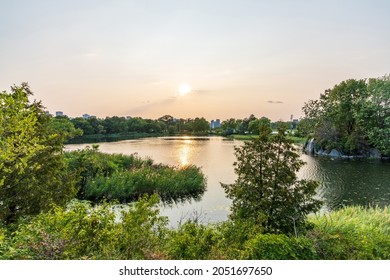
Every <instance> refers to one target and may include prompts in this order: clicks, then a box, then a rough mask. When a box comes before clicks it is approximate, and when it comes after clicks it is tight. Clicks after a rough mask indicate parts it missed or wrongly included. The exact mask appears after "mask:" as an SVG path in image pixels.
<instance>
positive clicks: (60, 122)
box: [49, 116, 83, 141]
mask: <svg viewBox="0 0 390 280" xmlns="http://www.w3.org/2000/svg"><path fill="white" fill-rule="evenodd" d="M49 128H51V129H52V130H53V133H58V134H59V135H60V136H61V137H62V138H63V140H64V141H66V140H69V139H71V138H74V137H77V136H81V135H83V131H82V130H81V129H80V128H77V129H76V128H75V127H74V125H73V123H72V122H71V121H70V120H69V118H68V117H65V116H57V117H55V118H51V119H50V121H49Z"/></svg>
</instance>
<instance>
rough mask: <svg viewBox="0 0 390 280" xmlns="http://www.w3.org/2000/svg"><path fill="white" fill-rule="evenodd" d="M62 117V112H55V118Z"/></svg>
mask: <svg viewBox="0 0 390 280" xmlns="http://www.w3.org/2000/svg"><path fill="white" fill-rule="evenodd" d="M63 115H64V112H62V111H57V112H56V117H61V116H63Z"/></svg>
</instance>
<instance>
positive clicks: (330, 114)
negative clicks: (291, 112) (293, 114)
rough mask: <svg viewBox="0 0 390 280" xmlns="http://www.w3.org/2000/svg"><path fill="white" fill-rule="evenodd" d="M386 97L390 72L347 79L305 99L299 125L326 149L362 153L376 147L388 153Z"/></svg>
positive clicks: (388, 108)
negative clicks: (382, 75) (311, 98)
mask: <svg viewBox="0 0 390 280" xmlns="http://www.w3.org/2000/svg"><path fill="white" fill-rule="evenodd" d="M389 100H390V76H384V77H381V78H377V79H368V80H366V79H362V80H355V79H350V80H346V81H343V82H341V83H339V84H337V85H335V86H334V87H333V88H332V89H328V90H326V91H325V92H324V93H323V94H321V95H320V98H319V99H318V100H309V101H308V102H307V103H305V105H304V107H303V108H302V109H303V112H304V114H305V118H304V119H303V120H301V123H302V124H300V125H299V127H298V129H299V130H300V132H301V133H302V134H306V135H311V136H312V137H314V138H315V139H316V142H317V143H318V144H319V145H320V146H321V147H322V148H323V149H326V150H331V149H334V148H335V149H338V150H340V151H341V152H343V153H345V154H353V155H354V154H363V155H365V154H367V153H368V151H369V149H370V148H376V149H378V150H379V151H380V152H381V153H382V154H383V155H390V140H389V139H390V101H389ZM310 126H311V127H310ZM310 128H311V129H310Z"/></svg>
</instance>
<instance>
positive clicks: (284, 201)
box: [222, 123, 321, 233]
mask: <svg viewBox="0 0 390 280" xmlns="http://www.w3.org/2000/svg"><path fill="white" fill-rule="evenodd" d="M259 129H260V135H259V137H258V138H256V139H253V140H251V141H248V142H245V143H244V145H243V146H241V147H236V148H235V151H236V152H235V153H236V157H237V162H235V163H234V166H235V172H236V173H237V175H238V178H237V179H236V181H235V182H234V183H233V184H222V187H223V188H224V189H225V192H226V193H227V196H228V197H229V198H230V199H232V200H233V204H232V209H231V210H232V214H231V218H232V219H233V220H250V221H252V222H253V223H255V224H261V225H262V226H263V227H264V231H265V232H271V233H293V232H294V231H295V230H296V229H297V228H301V227H303V226H304V225H305V220H306V216H307V214H309V213H310V212H314V211H316V210H318V209H319V207H320V205H321V202H320V201H318V200H316V199H315V198H313V196H314V195H315V191H316V188H317V187H318V183H317V182H316V181H310V180H298V179H297V176H296V172H297V171H298V170H299V169H300V167H301V166H302V165H303V164H304V162H303V161H302V160H300V159H299V154H298V153H296V150H295V148H294V146H293V145H292V144H291V142H290V141H289V140H288V139H287V138H286V136H285V128H284V127H283V126H281V127H279V133H278V134H277V135H275V136H273V135H271V128H270V125H269V124H264V123H263V124H261V125H260V127H259Z"/></svg>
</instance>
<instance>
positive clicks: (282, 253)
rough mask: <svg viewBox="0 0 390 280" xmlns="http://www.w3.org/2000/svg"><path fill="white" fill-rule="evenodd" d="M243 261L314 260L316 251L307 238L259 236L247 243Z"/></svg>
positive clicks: (281, 235) (278, 235)
mask: <svg viewBox="0 0 390 280" xmlns="http://www.w3.org/2000/svg"><path fill="white" fill-rule="evenodd" d="M241 258H243V259H255V260H262V259H266V260H312V259H317V254H316V250H315V249H314V246H313V244H312V243H311V241H310V240H309V239H307V238H305V237H297V238H296V237H288V236H286V235H284V234H259V235H257V236H256V237H255V238H253V239H251V240H249V241H248V242H247V243H246V246H245V250H244V251H243V253H242V256H241Z"/></svg>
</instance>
